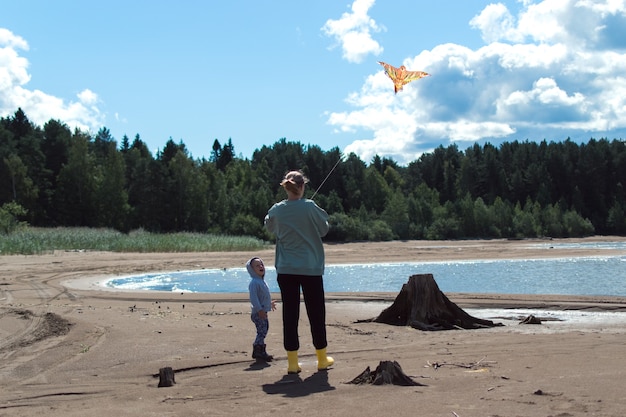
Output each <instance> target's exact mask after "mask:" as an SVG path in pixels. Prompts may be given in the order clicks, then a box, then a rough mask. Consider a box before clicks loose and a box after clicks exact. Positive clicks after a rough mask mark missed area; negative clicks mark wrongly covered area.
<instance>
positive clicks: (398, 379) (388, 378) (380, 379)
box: [349, 361, 425, 387]
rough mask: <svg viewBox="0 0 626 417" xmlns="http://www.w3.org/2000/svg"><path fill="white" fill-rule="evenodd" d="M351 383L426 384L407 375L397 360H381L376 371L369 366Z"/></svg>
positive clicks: (407, 385)
mask: <svg viewBox="0 0 626 417" xmlns="http://www.w3.org/2000/svg"><path fill="white" fill-rule="evenodd" d="M349 383H350V384H357V385H362V384H372V385H385V384H393V385H402V386H405V387H409V386H425V385H424V384H420V383H419V382H416V381H414V380H413V379H412V378H411V377H410V376H408V375H406V374H405V373H404V372H403V371H402V368H401V367H400V364H399V363H398V362H396V361H393V362H392V361H380V363H379V364H378V366H377V367H376V370H375V371H374V372H372V371H370V367H369V366H368V367H367V368H366V369H365V370H364V371H363V372H361V374H360V375H359V376H357V377H356V378H354V379H353V380H352V381H350V382H349Z"/></svg>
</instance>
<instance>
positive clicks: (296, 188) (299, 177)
mask: <svg viewBox="0 0 626 417" xmlns="http://www.w3.org/2000/svg"><path fill="white" fill-rule="evenodd" d="M308 182H309V179H308V178H307V177H306V176H305V175H304V174H303V173H302V171H289V172H287V173H286V174H285V176H284V177H283V180H282V181H281V182H280V185H281V186H282V187H283V188H284V189H286V190H287V191H291V192H292V193H294V194H298V193H299V192H300V188H302V186H303V185H304V184H306V183H308Z"/></svg>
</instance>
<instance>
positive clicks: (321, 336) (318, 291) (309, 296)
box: [302, 276, 328, 349]
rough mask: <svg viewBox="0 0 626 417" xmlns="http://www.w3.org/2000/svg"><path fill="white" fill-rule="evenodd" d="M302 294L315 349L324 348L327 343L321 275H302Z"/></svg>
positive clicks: (324, 301)
mask: <svg viewBox="0 0 626 417" xmlns="http://www.w3.org/2000/svg"><path fill="white" fill-rule="evenodd" d="M302 294H303V296H304V305H305V306H306V313H307V316H308V317H309V323H310V325H311V336H312V338H313V346H315V349H324V348H325V347H326V345H327V344H328V343H327V340H326V300H325V298H324V281H323V279H322V277H321V276H304V277H302Z"/></svg>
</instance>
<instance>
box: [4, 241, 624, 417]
mask: <svg viewBox="0 0 626 417" xmlns="http://www.w3.org/2000/svg"><path fill="white" fill-rule="evenodd" d="M625 240H626V238H623V237H593V238H586V239H567V240H557V239H555V240H489V241H397V242H380V243H347V244H327V245H325V249H326V260H327V264H342V263H377V262H408V261H437V260H465V259H532V258H545V257H564V256H568V257H571V256H594V255H620V256H624V253H623V251H615V250H607V249H602V250H598V249H590V248H584V249H576V250H573V249H564V248H559V246H558V243H561V242H593V241H625ZM540 244H541V246H539V245H540ZM546 244H547V246H546ZM553 244H554V246H552V245H553ZM251 256H261V257H262V258H263V259H264V260H265V262H266V264H268V265H272V264H273V261H274V253H273V249H271V248H269V249H267V250H263V251H255V252H212V253H148V254H137V253H133V254H128V253H110V252H89V251H73V252H54V253H49V254H44V255H35V256H18V255H13V256H0V270H1V271H2V273H1V274H0V387H1V388H0V416H25V417H30V416H39V415H46V416H96V417H100V416H107V417H108V416H110V415H116V416H231V415H244V416H248V415H249V416H252V415H257V416H269V415H278V416H283V415H285V416H287V415H289V416H291V415H300V416H335V415H342V416H370V415H372V416H373V415H420V416H452V417H454V416H457V417H472V416H481V417H484V416H492V417H496V416H499V417H504V416H544V417H548V416H551V417H569V416H583V415H584V416H588V415H593V416H622V415H623V414H624V410H626V398H625V397H624V394H623V386H622V385H623V381H624V380H625V379H626V355H625V354H624V346H626V319H624V320H622V317H625V316H626V297H609V296H603V297H586V296H581V297H571V296H554V295H541V296H525V295H504V294H481V293H480V292H479V291H477V292H476V293H467V294H465V293H463V294H458V293H455V294H446V295H447V296H448V298H450V300H452V301H453V302H454V303H456V304H457V305H459V306H460V307H461V308H463V309H467V311H469V312H471V314H473V315H476V316H480V314H486V312H490V311H492V310H494V309H498V311H501V310H504V311H510V313H507V314H504V315H502V316H499V317H482V316H480V317H482V318H488V319H490V320H493V321H496V322H501V323H502V324H504V326H500V327H494V328H489V329H478V330H450V331H439V332H422V331H419V330H416V329H413V328H410V327H397V326H390V325H386V324H380V323H364V322H360V320H363V319H368V318H372V317H375V316H376V315H378V313H380V312H381V311H382V310H383V309H384V308H385V307H387V306H388V305H390V304H391V302H392V301H393V300H394V298H395V296H396V295H397V293H366V294H355V293H350V294H338V293H334V294H327V324H328V340H329V346H328V351H329V354H330V355H331V356H333V357H334V358H335V366H334V367H333V368H332V369H330V370H328V371H324V372H318V371H317V370H316V361H315V352H314V348H313V346H312V344H311V340H310V333H309V330H308V323H307V320H306V315H305V314H304V306H303V307H302V316H301V324H300V341H301V349H300V362H301V363H302V369H303V370H302V372H301V373H300V374H299V375H298V376H297V377H294V376H291V375H289V376H288V375H287V374H286V369H287V361H286V355H285V352H284V350H283V349H282V320H281V316H280V314H281V313H280V303H279V304H278V309H277V311H276V312H273V313H271V314H270V331H269V334H268V337H267V339H266V342H267V348H268V352H269V353H270V354H273V355H274V356H275V360H274V361H273V362H271V363H269V364H266V365H261V364H257V363H255V361H254V360H252V359H251V356H250V354H251V350H252V346H251V345H252V341H253V339H254V332H255V330H254V325H253V324H252V322H251V321H250V307H249V303H248V300H247V294H245V293H239V294H190V293H184V294H183V293H158V292H141V293H139V292H128V291H112V290H109V289H105V288H103V287H102V286H101V283H102V282H103V281H104V280H105V279H107V278H111V277H116V276H122V275H129V274H135V273H137V274H138V273H144V272H157V271H177V270H193V269H206V268H229V267H242V266H244V264H245V262H246V261H247V260H248V259H249V258H250V257H251ZM593 278H594V277H590V279H593ZM407 279H408V277H407ZM436 279H437V277H436V276H435V280H436ZM625 279H626V276H625ZM399 290H400V289H398V291H399ZM275 298H276V299H279V295H278V294H276V295H275ZM526 309H532V311H533V312H535V313H536V314H537V315H538V316H542V312H543V311H563V312H573V313H576V314H578V315H579V316H580V315H582V316H584V315H585V314H590V315H591V314H594V315H597V314H599V315H600V316H599V317H601V318H602V317H604V319H603V320H601V321H598V320H595V321H584V320H583V321H575V322H573V321H568V320H550V319H549V317H550V315H549V314H546V315H545V317H543V318H544V320H542V324H539V325H526V324H524V325H521V324H519V321H520V319H521V318H523V317H521V316H520V314H521V313H520V311H522V312H523V311H526ZM489 314H491V313H489ZM594 317H596V316H594ZM381 361H396V362H398V364H399V365H400V366H401V367H402V370H403V371H404V373H405V374H406V375H408V376H410V377H411V378H412V379H413V380H414V381H415V382H418V383H419V384H420V385H419V386H410V387H406V386H398V385H382V386H376V385H371V384H365V385H356V384H351V383H350V381H352V380H353V379H354V378H355V377H357V376H358V375H359V374H361V373H362V372H363V371H364V370H365V369H366V368H367V367H370V368H371V369H372V370H373V369H375V368H376V366H377V365H378V364H379V363H380V362H381ZM164 367H171V368H172V369H173V370H174V373H175V379H176V384H175V385H173V386H171V387H161V388H159V387H158V383H159V375H158V374H159V370H160V369H161V368H164Z"/></svg>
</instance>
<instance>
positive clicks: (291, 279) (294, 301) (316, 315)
mask: <svg viewBox="0 0 626 417" xmlns="http://www.w3.org/2000/svg"><path fill="white" fill-rule="evenodd" d="M278 286H279V287H280V295H281V297H282V301H283V345H284V347H285V350H287V351H293V350H298V349H300V339H299V337H298V322H299V320H300V288H302V296H303V298H304V306H305V307H306V314H307V316H308V317H309V324H310V326H311V336H312V338H313V346H315V349H324V348H325V347H326V345H327V341H326V304H325V299H324V281H323V280H322V276H321V275H320V276H310V275H291V274H278Z"/></svg>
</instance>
